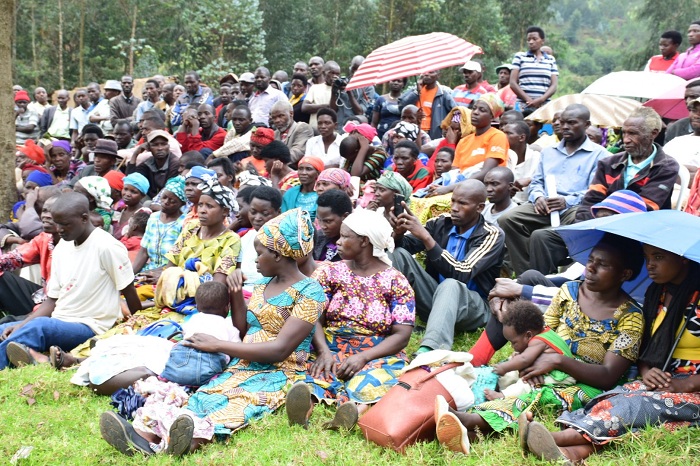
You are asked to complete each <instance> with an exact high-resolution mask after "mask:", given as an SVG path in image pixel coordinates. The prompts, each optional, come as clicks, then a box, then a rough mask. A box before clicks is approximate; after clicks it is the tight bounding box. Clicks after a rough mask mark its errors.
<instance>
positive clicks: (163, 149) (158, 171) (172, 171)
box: [126, 130, 180, 199]
mask: <svg viewBox="0 0 700 466" xmlns="http://www.w3.org/2000/svg"><path fill="white" fill-rule="evenodd" d="M146 139H147V140H148V150H149V151H150V152H151V154H152V155H151V156H150V157H149V158H147V159H146V160H145V161H144V162H143V163H142V164H140V165H138V166H137V165H136V154H134V155H133V156H132V158H131V160H130V161H129V163H127V165H126V174H127V175H130V174H132V173H141V174H142V175H143V176H145V177H146V179H147V180H148V183H149V186H150V187H149V188H148V193H146V194H147V195H148V197H150V198H151V199H153V197H154V196H155V195H156V194H158V193H159V192H160V190H161V189H163V188H164V187H165V183H167V182H168V180H169V179H170V178H173V177H175V176H177V175H178V174H179V173H180V160H179V159H178V157H177V156H176V155H175V154H173V153H172V152H170V141H171V140H172V139H173V138H172V136H170V134H168V133H166V132H165V131H163V130H155V131H151V132H149V133H148V136H147V137H146Z"/></svg>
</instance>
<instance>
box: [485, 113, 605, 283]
mask: <svg viewBox="0 0 700 466" xmlns="http://www.w3.org/2000/svg"><path fill="white" fill-rule="evenodd" d="M560 124H561V127H562V132H563V137H564V139H563V140H562V141H561V142H560V143H559V144H558V145H557V146H553V147H548V148H546V149H544V150H543V151H542V157H541V158H540V162H539V164H538V166H537V170H536V172H535V176H534V177H533V178H532V182H531V183H530V190H529V195H528V199H529V202H527V203H525V204H522V205H520V206H518V207H516V208H515V209H512V210H509V211H508V212H506V213H505V214H503V216H501V217H500V218H499V219H498V224H499V226H500V227H501V228H503V231H504V232H505V234H506V245H507V246H508V253H509V254H510V258H511V262H512V265H513V269H514V270H515V273H516V275H520V274H521V273H523V272H524V271H526V270H528V269H530V268H532V267H530V259H531V256H530V237H531V236H532V234H533V233H534V232H535V231H537V230H540V229H542V228H549V227H550V226H551V220H550V213H551V212H559V216H560V221H561V224H562V225H568V224H571V223H573V222H574V219H575V217H576V209H577V208H578V205H579V204H580V203H581V200H582V199H583V196H584V194H585V193H586V191H587V190H588V186H589V185H590V184H591V180H592V179H593V174H594V173H595V169H596V167H597V166H598V161H599V160H600V159H601V158H603V157H605V156H606V155H608V152H607V151H606V150H605V148H604V147H602V146H599V145H598V144H595V143H593V142H591V141H590V140H589V139H588V137H587V136H586V129H587V128H588V127H589V126H590V124H591V122H590V112H589V111H588V108H586V107H585V106H584V105H580V104H574V105H569V106H568V107H566V109H565V110H564V113H562V116H561V123H560ZM549 175H553V176H554V179H555V180H554V181H555V185H556V186H555V187H556V193H557V194H556V196H552V197H550V196H548V195H547V190H546V189H545V177H547V176H549Z"/></svg>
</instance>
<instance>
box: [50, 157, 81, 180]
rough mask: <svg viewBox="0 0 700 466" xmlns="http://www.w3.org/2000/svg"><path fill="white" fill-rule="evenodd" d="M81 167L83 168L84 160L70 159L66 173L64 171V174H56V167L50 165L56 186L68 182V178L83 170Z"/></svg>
mask: <svg viewBox="0 0 700 466" xmlns="http://www.w3.org/2000/svg"><path fill="white" fill-rule="evenodd" d="M69 153H70V152H69ZM83 168H85V162H83V161H82V160H71V161H70V164H69V165H68V173H66V176H58V175H57V174H56V168H55V167H53V166H52V167H51V172H52V173H53V175H54V177H55V178H56V186H63V185H66V184H68V182H69V181H70V180H72V179H73V178H75V177H76V176H78V175H79V174H80V172H81V171H83Z"/></svg>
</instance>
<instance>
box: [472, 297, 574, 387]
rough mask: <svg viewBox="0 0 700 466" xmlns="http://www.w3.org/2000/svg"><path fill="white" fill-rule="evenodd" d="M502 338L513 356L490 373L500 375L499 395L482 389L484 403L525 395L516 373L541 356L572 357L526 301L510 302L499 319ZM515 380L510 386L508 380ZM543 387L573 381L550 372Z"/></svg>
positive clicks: (524, 384)
mask: <svg viewBox="0 0 700 466" xmlns="http://www.w3.org/2000/svg"><path fill="white" fill-rule="evenodd" d="M503 336H504V337H505V338H506V340H508V341H509V342H510V344H511V345H512V346H513V350H514V351H515V354H513V356H512V357H511V358H510V359H509V360H508V361H505V362H502V363H500V364H497V365H496V367H494V369H493V371H494V373H496V374H497V375H499V376H501V378H500V379H499V381H498V384H499V387H500V390H501V391H500V392H496V391H493V390H490V389H485V390H484V395H485V396H486V399H487V400H494V399H496V398H503V397H515V396H519V395H523V394H525V393H529V392H530V391H531V390H532V388H531V387H530V384H529V383H527V382H524V381H523V380H522V379H521V378H518V375H517V371H520V370H523V369H525V368H527V367H530V366H531V365H532V363H533V362H535V360H536V359H537V357H538V356H539V355H540V354H542V353H559V354H563V355H565V356H567V357H570V358H573V357H574V355H573V354H572V353H571V350H570V349H569V345H567V344H566V342H565V341H564V340H563V339H562V338H561V337H560V336H559V335H558V334H557V333H556V332H555V331H554V330H551V329H549V328H546V327H545V326H544V316H543V315H542V311H540V308H539V307H537V305H535V304H533V303H532V302H530V301H514V302H512V303H510V305H509V306H508V312H506V314H505V316H504V317H503ZM514 378H517V380H515V382H514V383H513V382H512V380H513V379H514ZM544 382H545V383H546V384H552V385H553V384H556V385H560V386H562V385H563V386H565V385H572V384H573V383H575V382H576V380H575V379H574V378H573V377H571V376H569V375H568V374H566V373H564V372H562V371H559V370H553V371H552V372H550V373H549V374H547V375H545V376H544Z"/></svg>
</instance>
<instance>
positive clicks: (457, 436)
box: [435, 412, 469, 455]
mask: <svg viewBox="0 0 700 466" xmlns="http://www.w3.org/2000/svg"><path fill="white" fill-rule="evenodd" d="M435 433H436V434H437V438H438V441H439V442H440V444H441V445H442V446H444V447H446V448H447V449H448V450H452V451H454V452H457V453H463V454H465V455H468V454H469V435H468V431H467V428H466V427H464V425H462V423H461V422H460V421H459V418H458V417H457V416H455V415H454V414H452V413H449V412H448V413H446V414H444V415H442V416H441V417H440V419H439V420H438V423H437V427H436V428H435Z"/></svg>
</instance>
